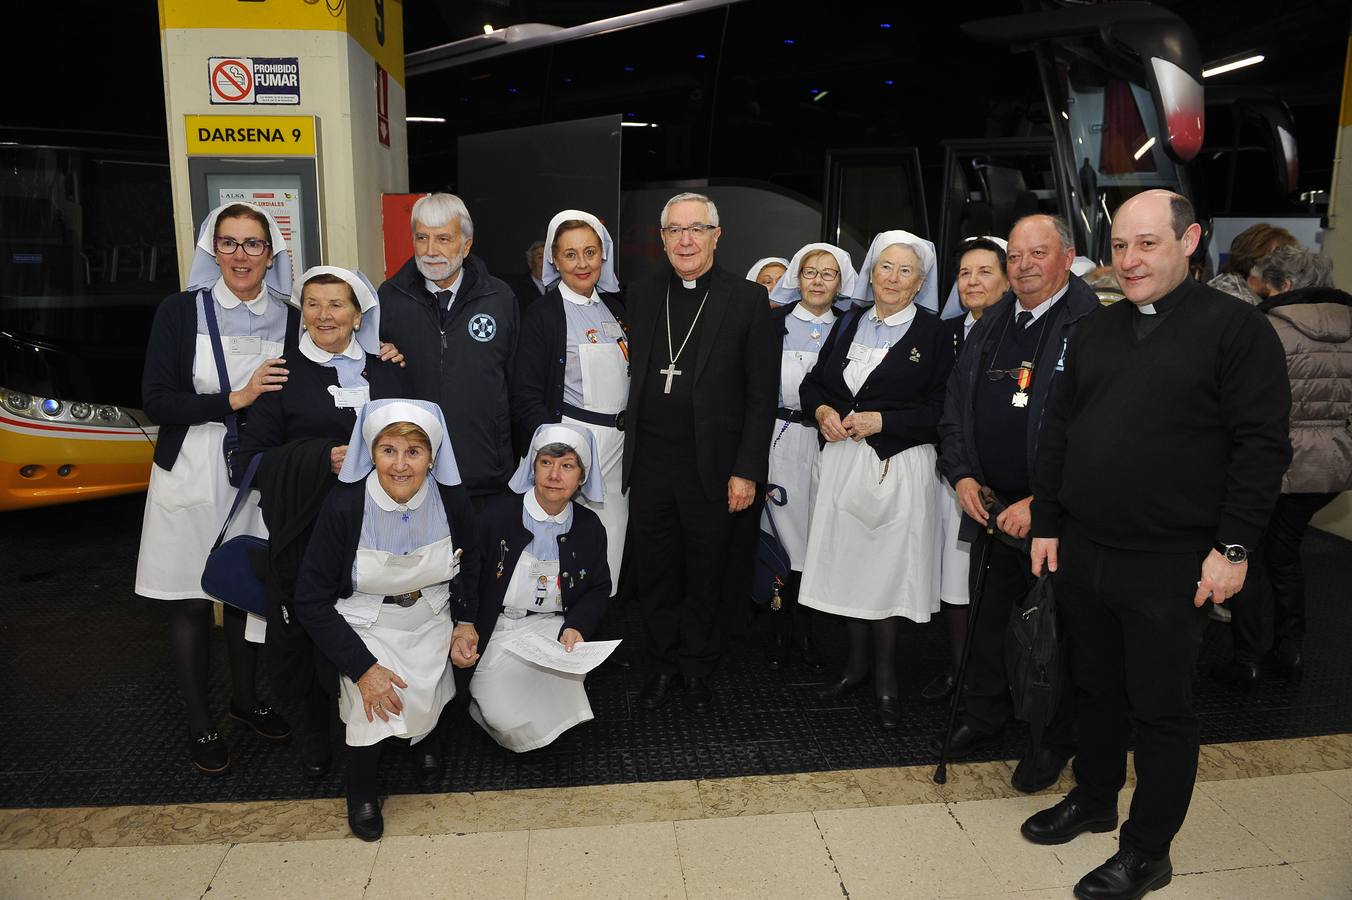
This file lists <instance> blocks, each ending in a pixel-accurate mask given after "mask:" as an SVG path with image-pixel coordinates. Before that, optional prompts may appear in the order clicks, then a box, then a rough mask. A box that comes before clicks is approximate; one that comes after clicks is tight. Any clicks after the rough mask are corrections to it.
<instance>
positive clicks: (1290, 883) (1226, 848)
mask: <svg viewBox="0 0 1352 900" xmlns="http://www.w3.org/2000/svg"><path fill="white" fill-rule="evenodd" d="M1208 750H1209V752H1208V753H1206V754H1205V755H1204V756H1203V758H1202V761H1201V764H1200V766H1199V782H1198V786H1197V790H1196V792H1195V793H1194V795H1193V801H1192V806H1191V809H1190V810H1189V814H1188V820H1187V823H1186V824H1185V825H1184V828H1183V831H1182V832H1180V834H1179V835H1178V838H1177V839H1176V841H1175V843H1174V847H1173V852H1172V858H1173V864H1174V873H1175V876H1174V880H1173V883H1172V884H1171V885H1170V886H1169V887H1168V888H1166V889H1165V890H1164V891H1162V892H1160V893H1159V894H1157V895H1152V896H1160V897H1173V898H1216V900H1247V898H1253V900H1270V898H1280V900H1331V898H1352V735H1330V736H1326V737H1321V738H1308V739H1298V740H1285V741H1263V742H1247V743H1236V744H1226V745H1217V746H1215V747H1211V748H1208ZM929 774H930V771H929V769H928V768H875V769H861V770H851V771H838V772H818V773H808V774H798V775H771V776H756V777H748V778H733V779H715V780H702V781H686V782H655V783H636V784H630V785H605V786H600V787H584V788H560V789H538V790H528V791H500V792H483V793H473V794H429V795H423V796H418V797H413V796H396V797H391V798H390V799H389V800H388V801H387V802H386V805H385V817H386V823H387V828H386V837H385V838H384V840H382V841H380V842H379V843H376V844H365V843H362V842H361V841H358V840H356V839H354V838H352V837H350V836H349V835H348V834H347V830H346V823H345V822H344V821H343V814H342V803H341V801H336V800H308V801H281V802H271V803H269V802H258V803H242V804H202V805H197V806H187V807H121V808H102V809H88V808H87V809H30V810H0V897H4V898H6V900H26V898H61V900H66V898H83V897H90V898H94V897H97V898H100V900H104V898H141V897H145V898H179V897H184V898H206V900H221V898H251V897H260V898H268V900H285V898H291V897H295V898H305V900H310V898H320V897H322V898H353V900H357V898H367V900H375V898H399V900H404V898H418V897H429V898H433V897H435V898H443V897H484V898H523V897H524V898H536V897H539V898H550V900H554V898H572V897H577V898H588V900H595V898H609V897H615V898H642V897H677V898H702V897H739V898H740V897H766V898H779V897H794V898H817V897H821V898H839V897H846V898H850V900H863V898H875V897H876V898H912V897H913V898H939V897H973V898H991V900H994V898H1006V897H1007V898H1015V897H1017V898H1052V897H1068V896H1069V895H1070V886H1071V885H1073V884H1074V882H1075V881H1076V880H1077V879H1078V878H1079V877H1080V876H1081V875H1083V874H1084V872H1086V871H1088V870H1089V869H1091V868H1093V867H1094V866H1095V865H1097V864H1098V863H1099V862H1101V861H1102V860H1103V859H1105V858H1106V857H1108V856H1110V855H1111V854H1112V853H1113V852H1114V851H1115V849H1116V846H1117V839H1116V836H1115V835H1113V834H1098V835H1085V836H1083V837H1081V838H1078V839H1077V840H1075V841H1073V842H1071V843H1069V844H1065V845H1062V846H1059V847H1040V846H1036V845H1033V844H1029V843H1027V842H1026V841H1024V840H1023V839H1022V838H1021V837H1020V836H1019V834H1018V826H1019V823H1020V822H1021V821H1022V820H1023V819H1024V818H1025V817H1026V816H1028V815H1029V814H1031V813H1032V812H1034V811H1036V810H1038V809H1041V808H1043V807H1044V806H1046V805H1048V804H1049V803H1051V802H1053V800H1054V799H1055V797H1056V794H1055V789H1053V790H1051V791H1048V792H1046V794H1047V795H1046V796H1035V797H1027V796H1022V795H1015V794H1014V793H1013V792H1012V791H1011V790H1010V789H1009V787H1008V783H1007V780H1008V777H1009V767H1008V765H1007V764H1006V763H978V764H971V765H967V766H962V767H958V768H955V769H954V770H953V771H952V772H951V773H950V782H949V784H948V785H947V786H945V787H943V788H938V787H936V786H934V785H933V784H930V783H929V782H928V778H929ZM1129 802H1130V793H1129V791H1127V792H1124V793H1123V796H1122V798H1121V806H1122V809H1123V812H1124V813H1125V810H1126V807H1127V804H1128V803H1129Z"/></svg>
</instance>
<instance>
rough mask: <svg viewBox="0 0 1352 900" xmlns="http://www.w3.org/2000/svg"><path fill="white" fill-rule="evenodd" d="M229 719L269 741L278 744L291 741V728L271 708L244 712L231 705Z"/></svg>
mask: <svg viewBox="0 0 1352 900" xmlns="http://www.w3.org/2000/svg"><path fill="white" fill-rule="evenodd" d="M230 718H232V719H235V720H236V721H239V722H244V723H245V724H247V725H249V726H251V727H252V728H253V730H254V731H256V732H258V734H259V736H260V737H265V738H267V739H268V740H270V741H277V742H279V743H280V742H282V741H289V740H290V739H291V726H290V725H288V724H287V722H286V719H283V718H282V716H281V713H279V712H277V711H276V710H274V709H273V708H272V707H271V706H255V707H254V708H253V709H251V710H249V711H248V712H245V711H244V710H241V709H240V708H239V707H238V706H236V705H235V704H233V703H231V704H230Z"/></svg>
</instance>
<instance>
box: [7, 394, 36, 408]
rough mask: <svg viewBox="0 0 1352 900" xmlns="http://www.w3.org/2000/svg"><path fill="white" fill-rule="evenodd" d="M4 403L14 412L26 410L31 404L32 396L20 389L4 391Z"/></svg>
mask: <svg viewBox="0 0 1352 900" xmlns="http://www.w3.org/2000/svg"><path fill="white" fill-rule="evenodd" d="M4 395H5V405H6V406H8V407H9V408H10V409H12V410H13V411H14V412H17V413H21V412H27V411H28V409H29V408H30V407H31V406H32V405H33V398H32V397H30V396H28V395H27V394H25V393H23V392H22V391H4Z"/></svg>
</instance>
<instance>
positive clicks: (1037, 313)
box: [1014, 281, 1070, 328]
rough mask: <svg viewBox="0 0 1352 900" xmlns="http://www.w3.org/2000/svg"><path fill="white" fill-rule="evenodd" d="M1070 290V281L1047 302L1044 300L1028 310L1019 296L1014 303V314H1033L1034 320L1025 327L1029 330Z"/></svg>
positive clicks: (1029, 321)
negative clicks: (1029, 327) (1030, 326)
mask: <svg viewBox="0 0 1352 900" xmlns="http://www.w3.org/2000/svg"><path fill="white" fill-rule="evenodd" d="M1068 290H1070V282H1069V281H1067V282H1066V283H1065V286H1064V287H1062V288H1061V290H1059V291H1057V292H1056V293H1055V294H1052V295H1051V296H1050V297H1048V298H1047V299H1046V300H1043V301H1042V302H1041V303H1039V304H1038V305H1037V306H1034V307H1033V308H1032V309H1028V308H1026V307H1025V306H1024V305H1023V304H1022V303H1020V302H1019V299H1018V296H1017V295H1015V298H1014V303H1015V306H1016V309H1015V310H1014V312H1016V313H1021V312H1030V313H1032V314H1033V318H1031V319H1029V320H1028V325H1025V326H1024V327H1025V328H1027V327H1028V326H1029V325H1032V324H1033V323H1034V322H1036V321H1037V320H1038V319H1040V318H1042V316H1043V314H1044V313H1046V312H1047V310H1049V309H1051V308H1052V307H1053V306H1055V305H1056V301H1057V300H1060V299H1061V298H1062V297H1064V296H1065V295H1066V291H1068Z"/></svg>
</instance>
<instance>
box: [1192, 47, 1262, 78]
mask: <svg viewBox="0 0 1352 900" xmlns="http://www.w3.org/2000/svg"><path fill="white" fill-rule="evenodd" d="M1264 59H1265V57H1264V56H1263V54H1261V53H1255V54H1254V55H1253V56H1246V57H1244V58H1242V59H1236V60H1232V61H1230V62H1227V63H1221V64H1220V65H1218V66H1213V67H1212V68H1210V69H1203V70H1202V77H1203V78H1210V77H1211V76H1212V75H1222V74H1224V73H1226V72H1233V71H1234V70H1235V69H1244V68H1247V67H1249V66H1256V65H1258V64H1259V63H1260V62H1262V61H1263V60H1264Z"/></svg>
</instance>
